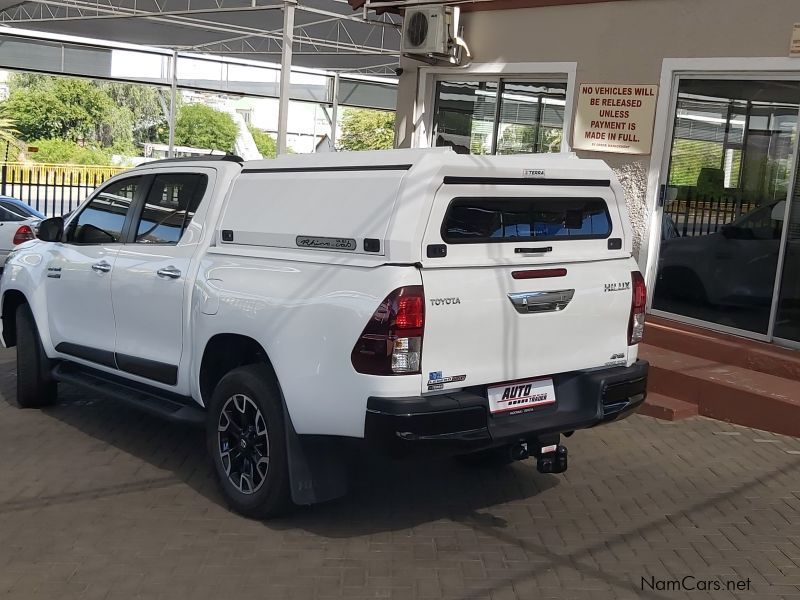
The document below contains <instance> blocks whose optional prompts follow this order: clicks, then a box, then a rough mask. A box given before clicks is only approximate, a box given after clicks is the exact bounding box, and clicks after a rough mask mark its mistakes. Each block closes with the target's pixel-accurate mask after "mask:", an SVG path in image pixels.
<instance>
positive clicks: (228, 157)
mask: <svg viewBox="0 0 800 600" xmlns="http://www.w3.org/2000/svg"><path fill="white" fill-rule="evenodd" d="M208 160H211V161H224V162H235V163H239V164H243V163H244V159H243V158H242V157H241V156H236V155H235V154H224V155H223V154H207V155H206V154H204V155H202V156H179V157H177V158H161V159H159V160H151V161H148V162H143V163H142V164H140V165H136V167H135V168H137V169H138V168H139V167H149V166H151V165H163V164H167V163H182V162H201V161H202V162H205V161H208Z"/></svg>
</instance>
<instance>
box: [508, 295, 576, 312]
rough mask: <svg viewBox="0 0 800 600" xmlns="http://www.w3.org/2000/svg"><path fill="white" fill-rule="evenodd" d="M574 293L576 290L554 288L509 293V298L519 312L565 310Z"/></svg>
mask: <svg viewBox="0 0 800 600" xmlns="http://www.w3.org/2000/svg"><path fill="white" fill-rule="evenodd" d="M574 295H575V290H553V291H547V292H521V293H518V294H508V299H509V300H511V304H513V305H514V308H515V309H516V310H517V312H518V313H522V314H527V313H543V312H557V311H560V310H564V309H565V308H566V307H567V305H568V304H569V303H570V302H571V301H572V297H573V296H574Z"/></svg>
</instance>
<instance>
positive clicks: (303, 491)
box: [283, 405, 347, 506]
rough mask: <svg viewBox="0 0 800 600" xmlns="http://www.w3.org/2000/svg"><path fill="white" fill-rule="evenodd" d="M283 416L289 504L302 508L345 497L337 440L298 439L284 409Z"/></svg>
mask: <svg viewBox="0 0 800 600" xmlns="http://www.w3.org/2000/svg"><path fill="white" fill-rule="evenodd" d="M283 416H284V423H285V424H286V452H287V458H288V463H289V483H290V485H291V491H292V501H293V502H294V503H295V504H298V505H301V506H302V505H308V504H317V503H320V502H327V501H328V500H333V499H335V498H340V497H341V496H344V495H345V494H347V468H346V465H347V461H346V456H345V451H344V448H343V446H342V444H341V442H340V440H337V439H336V438H327V437H326V436H300V435H298V434H297V432H296V431H295V430H294V425H292V419H291V417H290V416H289V413H288V411H287V410H286V406H285V405H284V407H283Z"/></svg>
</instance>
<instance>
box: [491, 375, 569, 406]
mask: <svg viewBox="0 0 800 600" xmlns="http://www.w3.org/2000/svg"><path fill="white" fill-rule="evenodd" d="M488 396H489V410H490V411H491V412H492V413H493V414H494V413H505V412H515V411H520V412H527V411H528V410H531V409H533V408H534V407H539V406H544V405H547V404H554V403H555V401H556V388H555V386H554V385H553V380H552V379H551V378H549V377H548V378H546V379H532V380H528V381H517V382H514V383H503V384H500V385H496V386H493V387H490V388H489V389H488Z"/></svg>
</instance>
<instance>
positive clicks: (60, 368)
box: [53, 363, 206, 427]
mask: <svg viewBox="0 0 800 600" xmlns="http://www.w3.org/2000/svg"><path fill="white" fill-rule="evenodd" d="M53 377H54V378H55V379H56V380H57V381H60V382H63V383H69V384H72V385H75V386H77V387H80V388H83V389H85V390H88V391H91V392H94V393H96V394H98V395H100V396H104V397H108V398H113V399H115V400H120V401H122V402H124V403H126V404H128V405H130V406H133V407H134V408H138V409H140V410H143V411H145V412H147V413H150V414H151V415H154V416H157V417H161V418H163V419H167V420H169V421H172V422H174V423H182V424H186V425H193V426H201V427H202V426H205V424H206V412H205V411H204V410H203V409H202V408H201V407H200V406H198V405H197V404H196V403H195V402H194V401H193V400H192V399H191V398H186V399H185V401H184V399H183V398H182V397H180V396H177V395H170V394H169V393H168V392H166V393H162V392H161V390H158V389H156V388H148V389H144V387H139V386H138V385H137V384H136V383H133V382H130V383H128V382H123V381H120V380H119V379H118V378H115V377H113V376H108V375H106V374H105V373H102V372H100V371H95V370H92V369H86V368H83V367H80V366H78V365H74V364H70V363H60V364H58V365H57V366H56V368H55V369H53Z"/></svg>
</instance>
